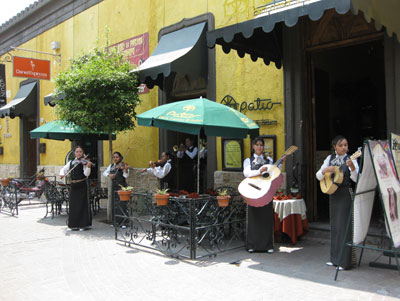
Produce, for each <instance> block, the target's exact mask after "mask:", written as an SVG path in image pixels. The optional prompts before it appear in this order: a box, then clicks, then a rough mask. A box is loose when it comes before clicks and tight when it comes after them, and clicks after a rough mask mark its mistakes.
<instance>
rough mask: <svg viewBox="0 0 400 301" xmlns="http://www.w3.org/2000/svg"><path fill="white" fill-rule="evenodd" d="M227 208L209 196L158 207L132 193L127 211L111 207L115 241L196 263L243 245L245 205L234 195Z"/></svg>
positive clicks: (175, 200)
mask: <svg viewBox="0 0 400 301" xmlns="http://www.w3.org/2000/svg"><path fill="white" fill-rule="evenodd" d="M231 197H232V199H231V202H230V204H229V205H228V206H227V207H219V206H218V202H217V199H216V198H215V197H213V196H209V195H202V196H201V197H200V198H197V199H192V198H185V197H170V198H169V201H168V204H167V205H166V206H158V205H157V204H156V202H155V200H154V198H153V195H152V194H151V193H146V192H143V193H137V192H136V193H132V194H131V199H130V200H129V203H128V206H127V210H126V211H124V209H122V208H123V207H124V206H121V205H120V203H119V202H116V204H115V208H114V210H115V217H116V220H119V223H118V224H115V225H116V227H115V238H116V240H118V241H122V242H124V243H125V244H126V245H128V246H131V245H138V246H142V247H146V248H150V249H154V250H158V251H160V252H163V253H165V254H167V255H168V256H171V257H181V258H189V259H198V258H202V257H211V256H215V255H216V254H218V253H221V252H225V251H229V250H233V249H236V248H242V247H244V245H245V243H244V242H245V227H246V211H245V208H246V207H245V206H246V205H245V204H244V202H243V200H242V199H241V197H240V196H239V195H238V194H237V193H236V194H235V195H231Z"/></svg>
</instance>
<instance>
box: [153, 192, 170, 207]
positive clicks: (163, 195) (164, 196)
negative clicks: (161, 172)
mask: <svg viewBox="0 0 400 301" xmlns="http://www.w3.org/2000/svg"><path fill="white" fill-rule="evenodd" d="M168 190H169V189H168V188H166V189H157V192H156V193H155V194H154V198H155V199H156V202H157V206H166V205H167V204H168V199H169V193H168Z"/></svg>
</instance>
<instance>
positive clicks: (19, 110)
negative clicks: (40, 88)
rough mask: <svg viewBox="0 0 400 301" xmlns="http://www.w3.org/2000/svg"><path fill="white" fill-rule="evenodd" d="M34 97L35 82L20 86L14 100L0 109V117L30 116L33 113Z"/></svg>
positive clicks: (35, 95)
mask: <svg viewBox="0 0 400 301" xmlns="http://www.w3.org/2000/svg"><path fill="white" fill-rule="evenodd" d="M36 97H37V93H36V82H31V83H29V84H25V85H22V86H21V87H20V88H19V91H18V93H17V95H15V97H14V99H13V100H12V101H10V102H9V103H8V104H6V105H5V106H3V107H1V108H0V117H1V118H4V117H6V116H10V117H11V118H14V117H15V116H21V115H25V116H28V115H31V114H32V113H33V112H35V106H36Z"/></svg>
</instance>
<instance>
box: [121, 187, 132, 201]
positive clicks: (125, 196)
mask: <svg viewBox="0 0 400 301" xmlns="http://www.w3.org/2000/svg"><path fill="white" fill-rule="evenodd" d="M118 195H119V200H120V201H121V202H126V201H129V199H130V197H131V191H130V190H118Z"/></svg>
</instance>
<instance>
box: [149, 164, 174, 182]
mask: <svg viewBox="0 0 400 301" xmlns="http://www.w3.org/2000/svg"><path fill="white" fill-rule="evenodd" d="M146 171H147V172H148V173H151V174H153V175H155V176H156V177H157V178H159V179H162V178H164V177H165V176H166V175H167V174H168V173H169V172H170V171H171V160H168V161H167V163H165V164H164V166H163V167H161V166H156V167H154V168H152V167H150V168H147V169H146Z"/></svg>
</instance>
